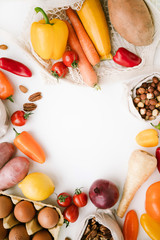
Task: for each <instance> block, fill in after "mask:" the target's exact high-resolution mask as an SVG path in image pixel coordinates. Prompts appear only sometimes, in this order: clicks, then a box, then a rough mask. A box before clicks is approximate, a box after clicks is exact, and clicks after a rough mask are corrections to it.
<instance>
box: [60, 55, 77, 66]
mask: <svg viewBox="0 0 160 240" xmlns="http://www.w3.org/2000/svg"><path fill="white" fill-rule="evenodd" d="M78 60H79V57H78V54H77V53H76V52H74V51H66V52H65V53H64V55H63V62H64V64H65V65H66V66H67V67H72V68H76V67H77V65H78Z"/></svg>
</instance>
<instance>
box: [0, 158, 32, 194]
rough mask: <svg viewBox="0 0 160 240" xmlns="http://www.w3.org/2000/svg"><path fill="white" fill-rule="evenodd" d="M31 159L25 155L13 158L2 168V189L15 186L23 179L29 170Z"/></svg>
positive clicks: (0, 183) (0, 184) (0, 173)
mask: <svg viewBox="0 0 160 240" xmlns="http://www.w3.org/2000/svg"><path fill="white" fill-rule="evenodd" d="M29 164H30V162H29V160H28V159H27V158H25V157H15V158H13V159H11V160H10V161H9V162H8V163H6V165H5V166H4V167H3V168H2V169H1V170H0V190H6V189H8V188H11V187H13V186H14V185H16V184H17V183H19V182H20V181H22V180H23V178H25V176H26V175H27V173H28V171H29Z"/></svg>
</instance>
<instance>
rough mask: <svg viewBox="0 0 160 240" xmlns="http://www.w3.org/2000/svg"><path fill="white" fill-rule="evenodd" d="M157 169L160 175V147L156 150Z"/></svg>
mask: <svg viewBox="0 0 160 240" xmlns="http://www.w3.org/2000/svg"><path fill="white" fill-rule="evenodd" d="M156 158H157V168H158V171H159V173H160V147H158V148H157V149H156Z"/></svg>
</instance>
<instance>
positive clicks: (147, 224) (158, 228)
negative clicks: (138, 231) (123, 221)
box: [140, 214, 160, 240]
mask: <svg viewBox="0 0 160 240" xmlns="http://www.w3.org/2000/svg"><path fill="white" fill-rule="evenodd" d="M140 223H141V225H142V227H143V229H144V231H145V232H146V233H147V234H148V236H149V237H150V238H151V239H152V240H159V239H160V223H158V222H156V221H155V220H154V219H153V218H151V217H150V216H149V215H148V214H142V215H141V218H140Z"/></svg>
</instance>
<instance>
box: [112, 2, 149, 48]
mask: <svg viewBox="0 0 160 240" xmlns="http://www.w3.org/2000/svg"><path fill="white" fill-rule="evenodd" d="M108 9H109V16H110V20H111V23H112V25H113V27H114V28H115V30H116V31H117V32H118V33H119V34H120V35H121V36H122V37H123V38H124V39H126V40H127V41H128V42H130V43H132V44H134V45H136V46H146V45H149V44H151V43H152V41H153V35H154V24H153V20H152V17H151V15H150V12H149V9H148V7H147V5H146V4H145V2H144V1H143V0H108Z"/></svg>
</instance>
